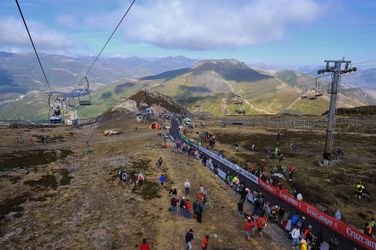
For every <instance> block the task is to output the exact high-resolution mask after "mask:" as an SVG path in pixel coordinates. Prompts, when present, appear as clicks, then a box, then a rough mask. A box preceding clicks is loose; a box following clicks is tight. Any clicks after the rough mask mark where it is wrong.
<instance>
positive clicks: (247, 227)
mask: <svg viewBox="0 0 376 250" xmlns="http://www.w3.org/2000/svg"><path fill="white" fill-rule="evenodd" d="M251 222H252V219H251V218H250V217H249V218H248V220H247V222H246V223H245V226H244V230H245V235H246V237H247V240H251V234H252V232H251ZM253 224H254V223H253Z"/></svg>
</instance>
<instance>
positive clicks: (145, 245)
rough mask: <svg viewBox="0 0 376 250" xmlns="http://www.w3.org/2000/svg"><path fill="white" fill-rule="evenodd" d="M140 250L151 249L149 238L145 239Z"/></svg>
mask: <svg viewBox="0 0 376 250" xmlns="http://www.w3.org/2000/svg"><path fill="white" fill-rule="evenodd" d="M140 250H150V245H149V243H148V242H147V239H145V238H144V239H143V240H142V243H141V244H140Z"/></svg>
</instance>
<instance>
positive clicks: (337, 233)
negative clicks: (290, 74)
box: [170, 117, 376, 250]
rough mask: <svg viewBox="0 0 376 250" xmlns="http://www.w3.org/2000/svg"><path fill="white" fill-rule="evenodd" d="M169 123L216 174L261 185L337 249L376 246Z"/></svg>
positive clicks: (174, 134)
mask: <svg viewBox="0 0 376 250" xmlns="http://www.w3.org/2000/svg"><path fill="white" fill-rule="evenodd" d="M171 123H172V127H171V133H170V138H172V139H173V140H174V139H176V138H178V139H180V140H182V141H183V142H185V143H186V144H188V145H190V146H192V147H194V148H195V149H196V150H199V152H200V153H201V154H202V153H203V154H205V155H206V156H207V157H210V158H211V159H212V160H213V161H215V162H216V163H217V164H218V166H219V169H218V175H219V176H220V177H221V178H222V179H225V178H226V173H227V172H231V173H232V174H237V175H238V176H239V178H240V180H241V182H242V183H244V184H245V186H248V187H251V189H252V190H254V189H256V190H260V189H261V190H263V191H267V193H264V196H265V199H266V200H269V201H271V202H272V203H273V204H278V205H280V206H283V207H284V208H287V210H289V211H292V212H298V213H300V214H303V215H304V216H306V217H307V222H308V223H310V224H311V225H312V226H313V227H314V229H316V230H317V229H318V228H320V230H321V232H322V234H323V238H324V240H325V241H327V242H329V241H330V239H331V238H333V237H335V238H336V239H338V240H339V244H340V245H339V249H341V250H342V249H343V250H347V249H348V250H354V249H358V250H359V249H372V250H376V239H374V238H372V237H369V236H367V235H365V234H364V233H363V232H361V231H359V230H357V229H355V228H353V227H350V226H349V225H347V224H345V223H343V222H341V221H338V220H336V219H335V218H333V217H331V216H329V215H327V214H325V213H323V212H321V211H320V210H319V209H317V208H315V207H313V206H311V205H309V204H307V203H305V202H303V201H300V200H297V199H295V198H294V197H293V196H292V195H290V194H289V193H287V192H283V191H281V190H277V188H276V187H274V186H273V185H271V184H269V183H266V182H264V181H262V180H261V178H259V177H257V176H255V175H253V174H252V173H250V172H248V171H247V170H245V169H243V168H242V167H240V166H239V165H237V164H235V163H233V162H231V161H229V160H227V159H226V158H224V157H222V156H220V155H218V154H216V153H214V152H211V151H210V150H208V149H206V148H204V147H202V146H200V145H198V144H196V143H194V142H193V141H192V140H190V139H189V138H187V137H186V136H185V135H183V134H182V133H180V130H179V121H178V119H177V118H175V117H173V118H172V120H171ZM359 247H361V248H359Z"/></svg>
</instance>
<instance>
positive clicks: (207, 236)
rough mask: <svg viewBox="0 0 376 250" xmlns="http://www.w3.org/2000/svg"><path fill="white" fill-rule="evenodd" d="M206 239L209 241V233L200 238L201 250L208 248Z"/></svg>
mask: <svg viewBox="0 0 376 250" xmlns="http://www.w3.org/2000/svg"><path fill="white" fill-rule="evenodd" d="M208 241H209V235H206V236H205V238H204V239H203V240H202V245H201V246H202V250H207V249H208Z"/></svg>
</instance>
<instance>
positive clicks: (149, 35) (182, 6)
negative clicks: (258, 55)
mask: <svg viewBox="0 0 376 250" xmlns="http://www.w3.org/2000/svg"><path fill="white" fill-rule="evenodd" d="M126 2H127V3H128V2H129V1H126ZM320 11H322V7H321V6H320V5H319V4H318V3H317V2H315V0H221V1H218V0H205V1H203V0H189V1H187V0H169V1H166V0H145V1H143V2H142V5H141V4H138V3H137V2H136V4H135V6H134V9H132V10H131V12H130V13H129V16H128V17H127V18H126V20H125V22H124V24H123V25H122V30H123V31H124V32H125V34H126V40H128V41H129V40H131V41H133V42H142V43H148V44H154V45H157V46H160V47H163V48H176V49H193V50H205V49H216V48H234V47H242V46H249V45H254V44H258V43H262V42H266V41H270V40H276V39H281V38H283V37H285V36H286V32H287V29H290V28H295V27H296V26H298V27H299V26H302V25H304V24H307V23H311V22H313V21H314V20H315V19H317V18H318V16H319V15H320ZM119 13H120V12H116V14H114V13H112V15H111V17H108V18H105V17H104V18H97V19H94V18H91V19H88V20H87V22H86V24H88V25H90V26H97V27H101V28H103V26H104V25H108V20H111V21H113V20H114V17H115V16H119V18H120V17H121V14H119ZM106 19H107V20H106ZM115 23H116V22H112V26H114V25H115Z"/></svg>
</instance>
